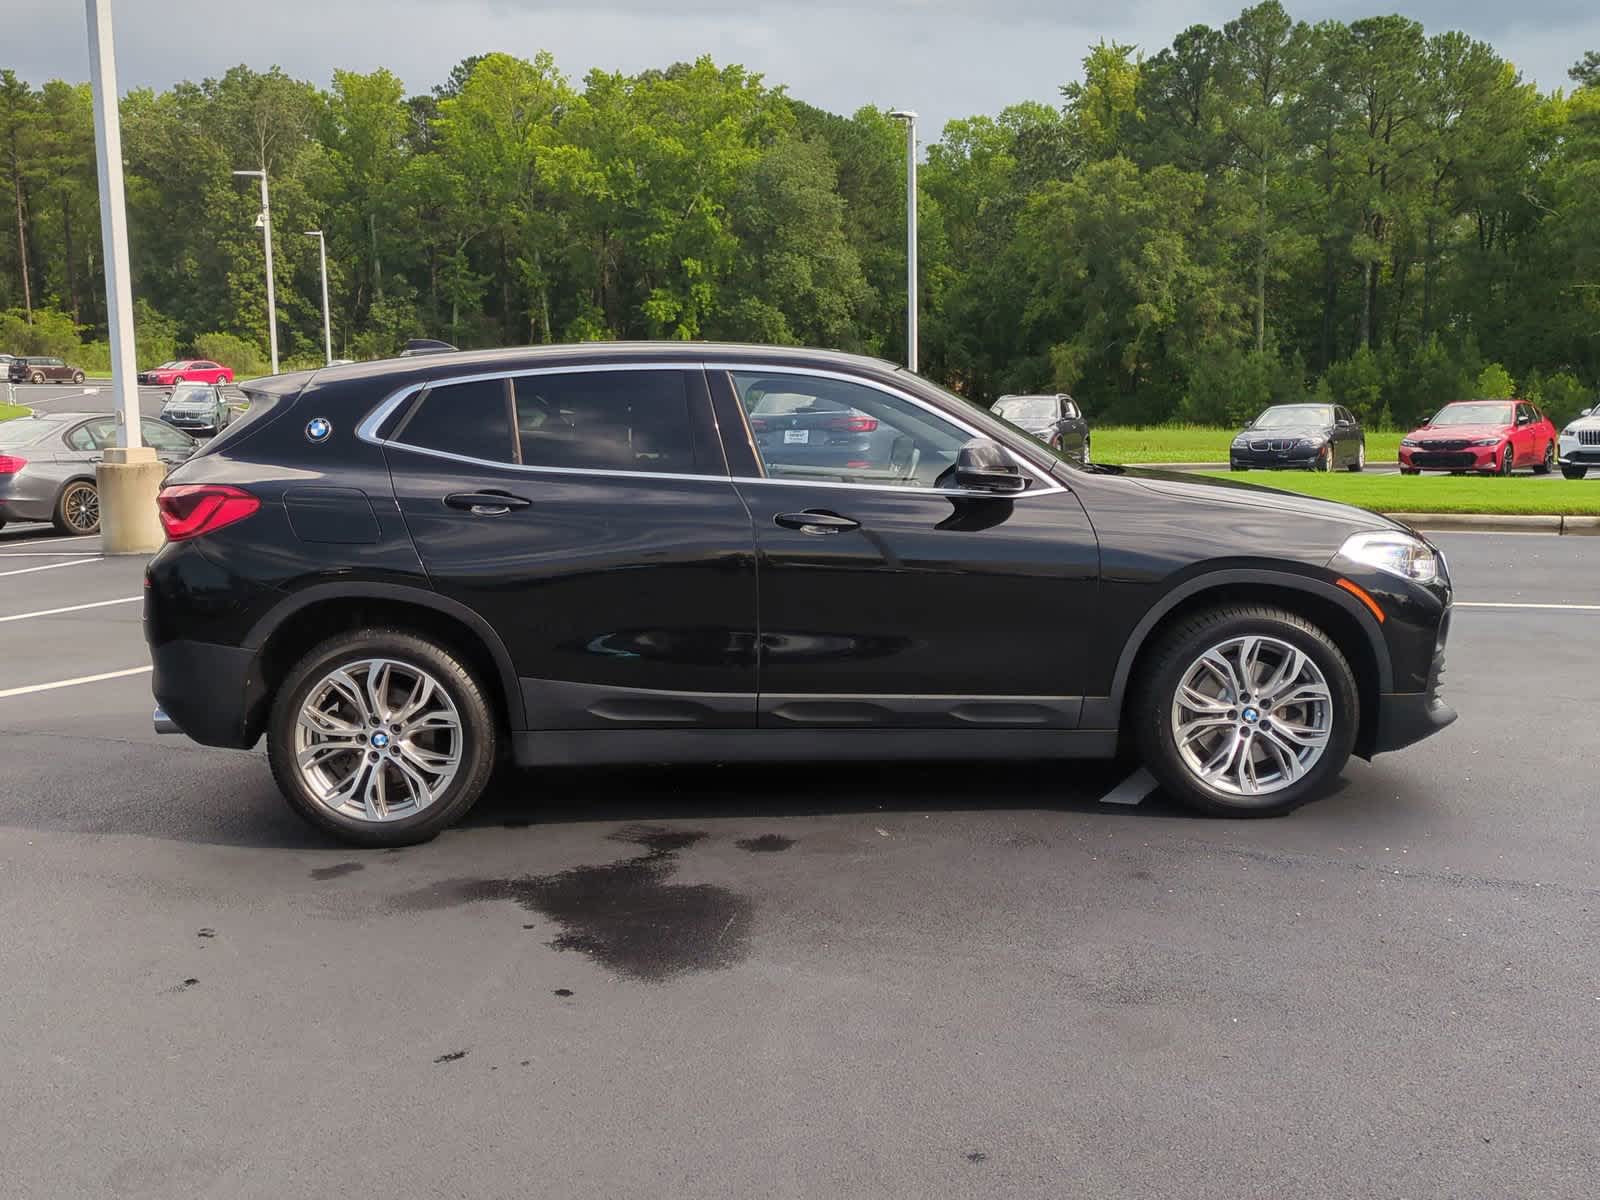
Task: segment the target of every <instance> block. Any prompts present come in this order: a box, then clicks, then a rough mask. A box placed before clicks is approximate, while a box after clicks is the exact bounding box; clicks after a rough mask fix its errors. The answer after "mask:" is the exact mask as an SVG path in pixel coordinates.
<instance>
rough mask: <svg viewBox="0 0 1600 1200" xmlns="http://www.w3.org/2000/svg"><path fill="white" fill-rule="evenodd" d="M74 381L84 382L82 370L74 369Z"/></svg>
mask: <svg viewBox="0 0 1600 1200" xmlns="http://www.w3.org/2000/svg"><path fill="white" fill-rule="evenodd" d="M72 382H73V383H82V382H83V372H82V371H74V372H73V373H72Z"/></svg>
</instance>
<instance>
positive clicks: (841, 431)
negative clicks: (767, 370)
mask: <svg viewBox="0 0 1600 1200" xmlns="http://www.w3.org/2000/svg"><path fill="white" fill-rule="evenodd" d="M732 378H733V385H734V389H735V390H736V391H737V393H738V396H739V402H740V404H742V405H743V406H744V411H745V414H746V416H747V417H748V419H749V422H750V432H751V433H752V435H753V436H754V439H755V444H756V451H757V453H758V454H759V455H760V456H761V465H762V466H763V467H764V468H765V469H766V472H767V475H768V476H770V477H772V478H774V479H816V480H823V481H830V482H840V483H862V484H872V485H874V486H883V485H889V486H893V487H934V486H937V484H938V480H939V476H940V475H942V474H943V473H944V472H945V470H946V469H948V468H949V467H951V466H953V465H954V464H955V461H956V453H957V452H958V451H959V450H960V449H961V447H962V445H963V444H964V443H966V442H967V441H968V440H970V436H971V435H969V434H968V433H967V432H966V431H965V430H963V429H961V428H959V427H958V426H955V425H952V424H951V423H950V422H948V421H946V420H944V419H943V418H942V417H939V416H937V415H935V414H934V413H932V412H929V411H928V410H927V409H925V408H923V407H922V406H921V405H919V404H913V403H912V402H911V401H909V400H905V399H902V398H901V397H899V396H895V395H891V394H890V393H888V392H884V391H880V390H878V389H877V388H874V387H868V386H866V385H865V384H859V383H850V382H847V381H845V380H842V379H830V378H827V377H825V376H819V375H780V374H773V375H764V374H759V373H755V372H742V371H741V372H735V373H734V374H733V376H732Z"/></svg>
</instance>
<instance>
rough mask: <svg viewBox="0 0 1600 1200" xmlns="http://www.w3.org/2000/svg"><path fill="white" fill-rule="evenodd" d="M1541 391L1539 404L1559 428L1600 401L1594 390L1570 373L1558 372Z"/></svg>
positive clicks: (1544, 383)
mask: <svg viewBox="0 0 1600 1200" xmlns="http://www.w3.org/2000/svg"><path fill="white" fill-rule="evenodd" d="M1539 390H1540V396H1539V399H1538V401H1537V403H1538V404H1539V406H1540V407H1541V408H1543V409H1544V411H1545V413H1546V414H1547V415H1548V416H1549V417H1550V419H1551V420H1552V421H1554V422H1555V423H1556V427H1557V428H1560V427H1562V426H1565V425H1566V423H1567V422H1568V421H1570V420H1572V419H1573V418H1574V417H1576V416H1577V415H1578V414H1579V413H1580V412H1582V411H1583V410H1584V409H1586V408H1588V407H1590V406H1591V405H1593V404H1594V403H1595V402H1596V400H1597V399H1600V397H1597V396H1596V394H1595V389H1594V388H1591V387H1585V386H1584V384H1583V382H1582V381H1581V380H1580V379H1579V378H1578V377H1577V376H1576V375H1574V374H1572V373H1571V372H1570V371H1558V372H1556V373H1555V374H1554V375H1552V376H1550V378H1548V379H1546V380H1545V381H1544V382H1543V384H1542V386H1541V387H1540V389H1539Z"/></svg>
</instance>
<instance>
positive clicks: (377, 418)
mask: <svg viewBox="0 0 1600 1200" xmlns="http://www.w3.org/2000/svg"><path fill="white" fill-rule="evenodd" d="M694 370H701V371H747V370H755V371H759V372H761V373H762V374H766V375H812V376H818V377H821V378H824V379H838V380H842V381H844V382H845V383H855V384H860V385H861V386H863V387H875V388H877V389H879V390H880V391H883V392H887V393H889V394H890V395H892V396H897V397H899V398H900V399H903V400H906V401H908V402H910V403H911V404H914V405H916V406H917V407H918V408H921V409H923V410H924V411H926V412H929V413H932V414H933V415H934V416H936V417H939V418H940V419H941V420H945V421H948V422H949V423H950V424H952V425H954V426H956V428H958V429H961V430H963V431H964V432H966V433H967V434H968V435H970V436H972V437H983V436H985V435H984V434H983V433H982V432H981V431H980V430H978V429H975V428H974V427H972V426H971V425H968V424H967V423H966V422H964V421H962V420H960V419H959V418H957V417H954V416H951V415H950V414H949V413H947V412H945V411H944V410H943V409H941V408H938V407H937V406H935V405H932V404H930V403H928V402H927V401H926V400H923V399H922V398H921V397H919V396H913V395H911V394H910V393H909V392H906V391H904V390H902V389H900V388H897V387H894V386H893V385H891V384H886V383H882V382H880V381H879V380H876V379H864V378H863V377H861V376H859V375H851V374H849V373H847V372H843V371H829V370H827V369H825V368H820V367H793V366H770V365H766V364H762V363H760V362H750V363H724V362H702V361H699V360H686V359H677V360H667V361H651V362H627V363H581V364H565V365H562V366H553V367H522V368H518V369H514V370H501V371H476V372H472V373H471V374H466V375H447V376H441V377H440V378H438V379H425V380H422V381H420V382H418V383H411V384H407V385H406V386H405V387H403V388H399V389H397V390H396V391H395V392H393V393H392V394H391V395H389V396H387V397H386V398H384V399H383V400H381V401H379V402H378V404H377V405H376V406H375V407H374V408H373V409H372V411H371V412H369V413H368V414H367V415H366V416H365V417H363V418H362V419H361V421H360V423H359V424H358V425H357V426H356V437H357V438H358V439H360V440H361V441H363V442H367V443H368V444H370V445H373V446H380V447H383V448H385V449H387V448H390V447H393V448H394V449H397V450H407V451H410V452H411V453H413V454H425V455H429V456H431V457H433V458H442V459H447V460H449V461H451V462H459V463H467V464H470V465H472V466H479V467H487V468H489V469H491V470H495V471H521V472H526V473H528V474H534V475H577V476H600V477H611V478H616V477H622V478H627V479H667V480H675V481H678V482H703V483H704V482H710V483H733V484H742V483H764V484H772V485H774V486H777V487H808V488H845V489H849V490H852V491H864V492H891V493H894V494H896V495H901V496H908V495H909V496H960V497H965V498H967V499H976V498H982V499H986V500H997V499H1004V500H1026V499H1029V498H1030V497H1033V496H1049V495H1052V494H1054V493H1057V492H1064V491H1066V490H1067V488H1066V487H1064V486H1063V485H1061V484H1060V483H1057V482H1056V481H1055V480H1054V479H1052V478H1050V477H1049V476H1048V475H1046V474H1044V473H1042V472H1041V471H1040V470H1039V468H1038V467H1036V466H1035V465H1034V464H1033V463H1032V462H1030V461H1028V460H1027V459H1026V458H1024V457H1022V456H1021V455H1018V454H1015V453H1013V452H1011V451H1010V449H1009V447H1008V448H1007V450H1008V453H1012V457H1013V458H1015V459H1016V460H1017V461H1018V463H1019V464H1020V465H1021V466H1022V467H1023V468H1024V469H1025V470H1026V471H1027V472H1028V473H1029V474H1030V475H1032V476H1033V477H1034V479H1035V480H1036V481H1037V482H1039V483H1041V484H1043V486H1042V487H1037V488H1029V489H1028V490H1027V491H1023V492H1017V493H1015V494H997V493H995V492H981V491H970V490H967V489H964V488H918V487H905V486H902V485H898V484H888V483H843V482H829V481H823V480H810V479H772V478H769V477H766V476H751V475H699V474H681V473H675V472H671V471H625V470H616V469H609V468H600V467H545V466H539V465H538V464H535V463H513V462H496V461H494V460H493V459H487V458H473V457H471V456H469V455H465V454H452V453H451V452H449V451H448V450H434V449H431V448H430V447H427V446H414V445H412V444H411V443H409V442H400V441H395V440H393V439H392V438H380V437H379V436H378V430H379V429H380V428H381V427H382V425H383V423H384V422H385V421H387V420H388V419H389V418H390V417H392V416H393V415H394V414H395V412H396V410H398V409H399V408H400V407H401V406H402V405H404V404H405V403H406V402H407V401H409V400H411V399H412V398H414V397H415V396H416V395H417V393H419V392H422V391H425V390H427V389H429V388H435V387H449V386H451V385H453V384H458V383H481V382H484V381H486V380H495V379H521V378H523V377H525V376H530V375H571V374H576V373H579V372H595V371H694ZM742 407H743V406H742V405H741V408H742Z"/></svg>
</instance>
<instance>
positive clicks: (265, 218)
mask: <svg viewBox="0 0 1600 1200" xmlns="http://www.w3.org/2000/svg"><path fill="white" fill-rule="evenodd" d="M234 174H235V175H248V176H251V177H253V178H256V179H259V180H261V236H262V240H263V243H264V245H265V248H266V255H267V340H268V341H269V342H271V343H272V373H273V374H274V375H276V374H277V373H278V298H277V295H276V294H275V293H274V291H273V288H272V202H271V200H270V199H269V198H268V196H267V173H266V171H265V170H261V171H235V172H234Z"/></svg>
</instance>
